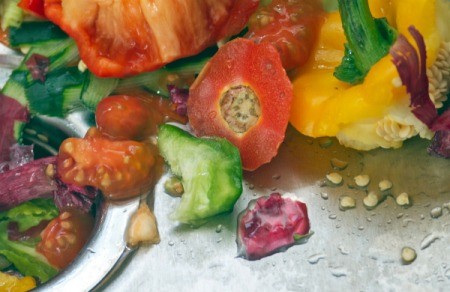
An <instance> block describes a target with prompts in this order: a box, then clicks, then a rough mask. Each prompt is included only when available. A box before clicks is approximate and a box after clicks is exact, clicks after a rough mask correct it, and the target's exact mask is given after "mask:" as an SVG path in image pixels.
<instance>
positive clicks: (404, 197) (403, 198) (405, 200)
mask: <svg viewBox="0 0 450 292" xmlns="http://www.w3.org/2000/svg"><path fill="white" fill-rule="evenodd" d="M395 202H396V203H397V205H399V206H408V205H409V195H408V194H407V193H401V194H400V195H398V196H397V198H395Z"/></svg>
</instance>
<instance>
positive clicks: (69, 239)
mask: <svg viewBox="0 0 450 292" xmlns="http://www.w3.org/2000/svg"><path fill="white" fill-rule="evenodd" d="M65 238H66V241H67V242H68V243H70V244H74V243H75V241H76V240H77V238H76V236H75V234H72V233H68V234H66V235H65Z"/></svg>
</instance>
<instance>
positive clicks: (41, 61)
mask: <svg viewBox="0 0 450 292" xmlns="http://www.w3.org/2000/svg"><path fill="white" fill-rule="evenodd" d="M25 65H26V66H27V68H28V70H29V71H30V74H31V77H32V78H33V79H34V80H40V81H42V82H44V81H45V77H46V75H47V73H48V70H49V66H50V59H49V58H47V57H45V56H42V55H39V54H33V55H31V57H30V58H29V59H28V60H27V61H26V63H25Z"/></svg>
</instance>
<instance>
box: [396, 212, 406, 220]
mask: <svg viewBox="0 0 450 292" xmlns="http://www.w3.org/2000/svg"><path fill="white" fill-rule="evenodd" d="M403 215H405V214H403V213H398V214H397V219H400V218H402V217H403Z"/></svg>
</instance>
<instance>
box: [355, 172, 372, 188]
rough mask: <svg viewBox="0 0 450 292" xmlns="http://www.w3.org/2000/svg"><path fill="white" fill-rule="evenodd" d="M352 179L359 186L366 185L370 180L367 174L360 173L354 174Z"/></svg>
mask: <svg viewBox="0 0 450 292" xmlns="http://www.w3.org/2000/svg"><path fill="white" fill-rule="evenodd" d="M354 179H355V183H356V185H357V186H358V187H361V188H364V187H366V186H367V185H368V184H369V182H370V177H369V176H368V175H367V174H360V175H358V176H355V178H354Z"/></svg>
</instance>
